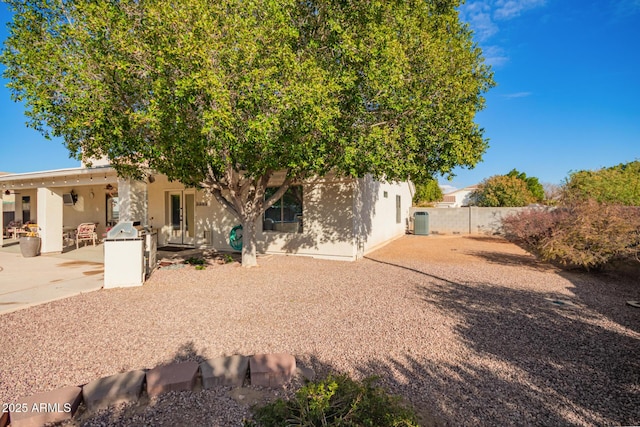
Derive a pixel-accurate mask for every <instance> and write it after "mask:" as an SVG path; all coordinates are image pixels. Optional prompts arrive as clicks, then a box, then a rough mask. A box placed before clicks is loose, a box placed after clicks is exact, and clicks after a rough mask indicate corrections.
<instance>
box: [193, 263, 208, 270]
mask: <svg viewBox="0 0 640 427" xmlns="http://www.w3.org/2000/svg"><path fill="white" fill-rule="evenodd" d="M195 268H196V270H206V269H207V267H205V266H204V265H202V264H198V265H196V267H195Z"/></svg>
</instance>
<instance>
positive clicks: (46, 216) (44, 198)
mask: <svg viewBox="0 0 640 427" xmlns="http://www.w3.org/2000/svg"><path fill="white" fill-rule="evenodd" d="M37 197H38V227H39V228H40V238H41V239H42V246H41V249H40V252H42V253H43V254H45V253H60V252H62V207H63V203H62V193H61V192H59V191H57V190H54V189H53V188H38V193H37Z"/></svg>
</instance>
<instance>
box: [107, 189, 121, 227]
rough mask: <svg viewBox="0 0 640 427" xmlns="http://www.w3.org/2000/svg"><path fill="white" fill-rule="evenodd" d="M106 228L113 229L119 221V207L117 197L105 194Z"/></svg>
mask: <svg viewBox="0 0 640 427" xmlns="http://www.w3.org/2000/svg"><path fill="white" fill-rule="evenodd" d="M106 201H107V227H113V226H114V225H116V224H117V223H118V220H119V219H120V206H119V205H118V196H117V195H111V194H107V198H106Z"/></svg>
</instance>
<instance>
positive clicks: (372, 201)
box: [353, 176, 414, 257]
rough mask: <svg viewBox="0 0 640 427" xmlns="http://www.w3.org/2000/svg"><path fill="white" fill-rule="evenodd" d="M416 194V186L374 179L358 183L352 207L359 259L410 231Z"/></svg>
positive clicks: (365, 178) (366, 179)
mask: <svg viewBox="0 0 640 427" xmlns="http://www.w3.org/2000/svg"><path fill="white" fill-rule="evenodd" d="M413 194H414V188H413V185H412V184H410V183H408V182H399V183H398V182H389V183H384V182H379V181H375V180H374V179H372V178H371V176H366V177H364V178H361V179H359V180H358V187H357V197H356V199H355V201H356V203H355V204H354V207H353V211H354V213H355V214H354V235H355V236H356V240H357V243H356V246H357V251H358V252H357V253H358V257H361V256H363V255H365V254H367V253H368V252H371V251H372V250H375V249H376V248H378V247H379V246H380V245H382V244H385V243H388V242H389V241H390V240H392V239H394V238H396V237H399V236H402V235H404V234H405V233H406V232H407V230H408V226H409V210H410V208H411V203H412V198H413ZM398 196H399V197H400V199H399V202H400V206H399V209H400V212H399V221H398V212H397V205H396V203H397V197H398Z"/></svg>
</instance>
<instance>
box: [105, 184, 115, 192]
mask: <svg viewBox="0 0 640 427" xmlns="http://www.w3.org/2000/svg"><path fill="white" fill-rule="evenodd" d="M104 189H105V190H109V191H111V190H113V185H111V184H107V186H106V187H104Z"/></svg>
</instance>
